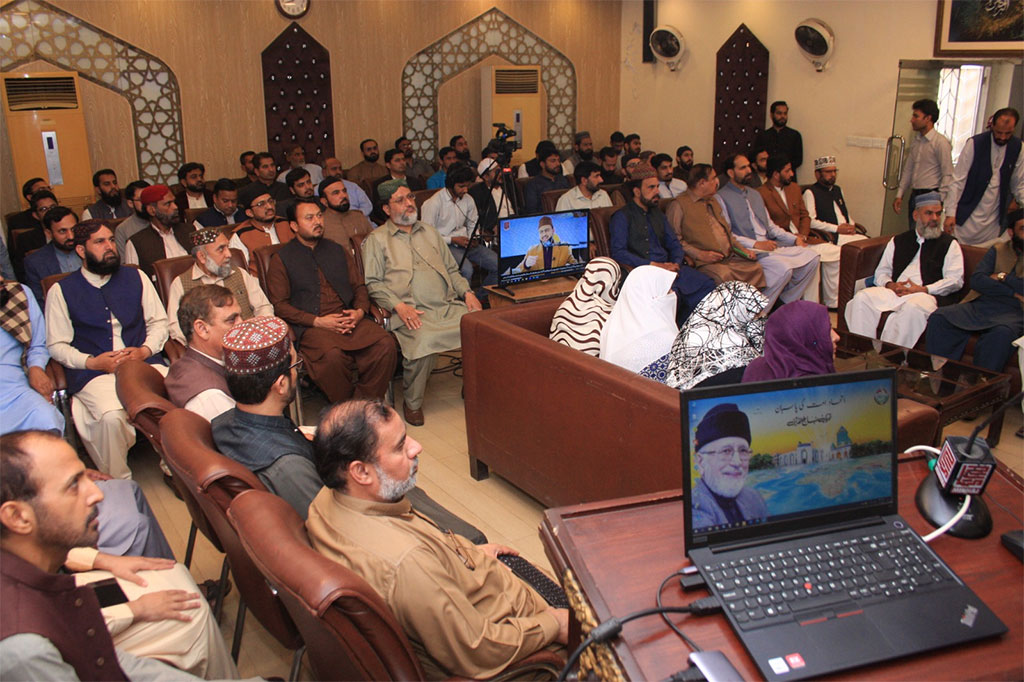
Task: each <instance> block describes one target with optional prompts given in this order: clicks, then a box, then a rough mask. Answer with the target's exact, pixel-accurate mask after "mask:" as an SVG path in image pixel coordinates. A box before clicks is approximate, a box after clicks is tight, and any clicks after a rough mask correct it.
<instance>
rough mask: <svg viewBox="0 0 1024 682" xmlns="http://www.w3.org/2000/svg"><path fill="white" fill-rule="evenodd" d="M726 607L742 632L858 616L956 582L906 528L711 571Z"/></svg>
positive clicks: (719, 566)
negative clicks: (863, 609)
mask: <svg viewBox="0 0 1024 682" xmlns="http://www.w3.org/2000/svg"><path fill="white" fill-rule="evenodd" d="M707 571H708V572H707V575H708V577H709V578H710V582H711V584H712V586H713V587H714V592H715V594H717V595H718V597H719V599H721V600H722V603H723V605H724V608H725V609H727V610H728V611H729V612H730V613H732V615H733V618H735V620H736V622H737V623H738V624H739V627H740V628H741V629H743V630H749V629H753V628H760V627H764V626H766V625H774V624H776V623H779V622H785V621H793V620H796V621H797V622H800V623H803V624H810V623H813V622H816V621H818V620H825V619H827V618H828V616H829V615H830V614H829V613H828V612H829V611H831V612H832V614H834V615H835V616H837V617H844V616H850V615H856V614H857V613H859V612H860V611H859V609H860V608H861V607H863V606H867V605H869V604H873V603H877V602H881V601H891V600H893V599H899V598H901V597H904V596H909V595H912V594H916V593H918V592H921V591H926V590H933V589H936V588H939V587H944V586H946V585H947V584H948V583H949V582H951V581H954V582H955V578H954V576H953V575H952V574H951V573H950V572H949V569H947V568H946V567H945V566H944V565H943V564H942V563H940V562H939V561H936V560H935V558H934V557H933V556H932V555H931V554H930V553H929V552H928V550H927V549H926V548H925V547H924V546H923V545H922V543H921V541H920V540H919V539H918V538H917V536H916V535H915V534H914V533H913V532H912V531H909V530H902V531H887V532H882V533H877V534H873V535H868V536H864V537H859V538H848V539H845V540H837V541H834V542H823V543H814V544H808V545H807V546H805V547H799V548H796V549H786V550H780V551H776V552H769V553H766V554H762V555H760V556H756V557H748V558H743V559H735V560H731V561H723V562H720V563H718V564H711V565H709V566H707Z"/></svg>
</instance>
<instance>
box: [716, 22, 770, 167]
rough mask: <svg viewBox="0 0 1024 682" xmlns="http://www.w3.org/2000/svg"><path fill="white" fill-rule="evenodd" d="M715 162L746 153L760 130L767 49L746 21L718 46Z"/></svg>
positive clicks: (764, 103) (765, 84)
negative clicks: (730, 155) (731, 155)
mask: <svg viewBox="0 0 1024 682" xmlns="http://www.w3.org/2000/svg"><path fill="white" fill-rule="evenodd" d="M715 70H716V72H715V145H714V164H715V166H716V167H717V166H718V162H719V161H721V160H722V159H723V158H725V157H726V156H728V155H729V154H740V153H744V154H745V153H747V150H749V149H750V147H751V146H752V145H753V144H754V139H755V138H756V137H757V134H758V133H759V132H760V131H761V130H762V127H763V125H764V120H765V109H766V107H767V99H768V48H766V47H765V46H764V45H762V44H761V41H760V40H758V39H757V36H755V35H754V34H753V33H751V32H750V29H749V28H747V26H746V24H740V27H739V28H737V29H736V31H735V32H734V33H733V34H732V35H731V36H729V39H728V40H726V41H725V42H724V43H723V44H722V47H720V48H718V55H717V62H716V66H715Z"/></svg>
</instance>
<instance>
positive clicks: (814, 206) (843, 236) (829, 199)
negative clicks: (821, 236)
mask: <svg viewBox="0 0 1024 682" xmlns="http://www.w3.org/2000/svg"><path fill="white" fill-rule="evenodd" d="M794 170H796V169H794ZM838 176H839V170H838V167H837V166H836V157H834V156H820V157H818V158H816V159H815V160H814V177H815V179H816V180H817V182H815V183H814V184H813V185H811V186H810V187H808V188H807V189H806V190H804V206H806V207H807V213H808V215H810V217H811V229H813V230H822V231H823V232H828V233H830V234H833V235H836V243H838V244H839V246H842V245H843V244H845V243H846V242H849V241H853V240H854V239H857V238H858V237H857V236H856V235H857V227H856V224H855V223H854V220H853V215H852V214H851V213H850V209H849V207H848V206H847V205H846V199H844V198H843V190H842V188H841V187H839V185H837V184H836V178H837V177H838Z"/></svg>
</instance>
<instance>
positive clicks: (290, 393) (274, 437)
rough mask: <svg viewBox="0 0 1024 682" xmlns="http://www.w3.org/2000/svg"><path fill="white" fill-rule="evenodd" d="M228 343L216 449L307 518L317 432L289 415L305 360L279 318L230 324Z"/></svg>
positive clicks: (425, 508)
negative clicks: (228, 404)
mask: <svg viewBox="0 0 1024 682" xmlns="http://www.w3.org/2000/svg"><path fill="white" fill-rule="evenodd" d="M223 347H224V369H225V372H226V378H227V384H228V389H230V392H231V395H233V396H234V397H235V399H236V400H237V403H236V404H235V407H234V408H232V409H230V410H228V411H227V412H224V413H223V414H221V415H220V416H219V417H217V418H216V419H214V420H213V422H212V424H211V426H212V427H213V439H214V442H215V443H216V444H217V449H218V450H219V451H220V452H221V453H222V454H223V455H224V456H226V457H230V458H231V459H233V460H235V461H236V462H239V463H240V464H243V465H245V466H246V467H247V468H249V469H250V470H252V471H253V472H254V473H255V474H256V475H257V476H258V477H259V479H260V481H262V482H263V484H264V485H265V486H267V489H268V490H270V491H271V492H272V493H274V494H275V495H278V496H280V497H281V498H283V499H284V500H285V501H286V502H288V504H290V505H291V506H292V508H294V509H295V511H296V513H298V514H299V516H301V517H302V518H303V519H305V518H306V516H307V514H308V512H309V503H310V502H312V501H313V498H314V497H316V495H317V493H319V492H320V489H321V488H322V487H323V481H322V480H321V479H320V475H319V474H318V473H317V470H316V467H315V466H314V463H313V443H312V442H311V437H308V436H306V435H305V434H304V433H303V432H302V431H300V430H299V427H297V426H295V423H294V422H292V420H291V419H289V418H288V417H285V416H283V414H284V412H285V410H287V409H288V405H290V404H291V402H292V400H293V399H294V398H295V392H296V390H297V382H298V371H297V370H296V367H297V366H298V365H299V362H298V361H297V359H298V356H297V355H296V353H295V349H294V348H293V347H292V344H291V342H290V341H289V340H288V325H287V324H286V323H285V321H284V320H282V319H280V318H277V317H254V318H253V319H251V320H246V321H245V322H241V323H239V324H238V325H236V326H235V327H233V328H232V329H230V330H228V332H227V333H226V334H225V335H224V341H223ZM175 364H177V363H175ZM409 496H410V498H411V499H412V500H413V501H414V503H415V504H416V506H417V508H418V509H420V510H421V511H422V512H423V513H424V514H426V515H427V516H428V517H430V518H431V519H432V520H433V521H434V522H435V523H437V524H438V525H440V526H441V527H443V528H451V529H452V531H454V532H456V533H459V534H460V535H462V536H463V537H466V538H469V539H470V540H472V541H473V542H475V543H477V544H480V543H484V542H487V538H486V537H484V535H483V533H481V532H480V531H479V530H477V529H476V528H474V527H473V526H471V525H469V524H468V523H466V522H465V521H463V520H461V519H460V518H458V517H457V516H455V515H454V514H452V513H451V512H449V511H448V510H447V509H445V508H444V507H442V506H441V505H439V504H438V503H437V502H435V501H434V500H432V499H431V498H430V497H428V496H427V494H426V493H424V492H423V491H422V490H420V489H419V488H417V489H416V490H414V491H412V492H411V493H410V494H409Z"/></svg>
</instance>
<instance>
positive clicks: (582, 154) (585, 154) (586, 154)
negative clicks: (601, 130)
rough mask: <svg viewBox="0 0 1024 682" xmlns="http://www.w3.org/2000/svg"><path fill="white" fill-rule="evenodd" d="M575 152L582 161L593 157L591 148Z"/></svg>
mask: <svg viewBox="0 0 1024 682" xmlns="http://www.w3.org/2000/svg"><path fill="white" fill-rule="evenodd" d="M576 153H577V154H579V157H580V160H582V161H591V160H593V158H594V150H593V149H591V150H590V151H589V152H585V151H582V150H581V151H578V152H576Z"/></svg>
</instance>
